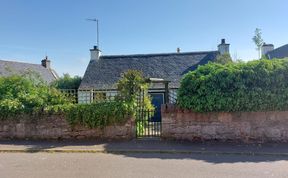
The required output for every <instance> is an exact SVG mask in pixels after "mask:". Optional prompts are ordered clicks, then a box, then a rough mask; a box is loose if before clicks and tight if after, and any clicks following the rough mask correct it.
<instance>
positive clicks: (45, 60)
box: [41, 56, 51, 69]
mask: <svg viewBox="0 0 288 178" xmlns="http://www.w3.org/2000/svg"><path fill="white" fill-rule="evenodd" d="M50 64H51V61H50V60H49V59H48V56H46V57H45V59H43V60H42V61H41V65H42V66H43V67H45V68H46V69H50V67H51V66H50Z"/></svg>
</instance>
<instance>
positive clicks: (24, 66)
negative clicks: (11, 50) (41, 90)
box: [0, 56, 58, 83]
mask: <svg viewBox="0 0 288 178" xmlns="http://www.w3.org/2000/svg"><path fill="white" fill-rule="evenodd" d="M28 73H32V74H35V75H37V76H39V77H40V78H41V79H42V80H43V81H44V82H46V83H51V82H53V81H54V80H56V79H57V78H58V75H57V73H56V72H55V70H53V69H52V68H51V61H50V60H49V59H48V57H47V56H46V57H45V59H43V60H42V61H41V64H30V63H24V62H16V61H6V60H0V76H3V77H7V76H11V75H25V74H28Z"/></svg>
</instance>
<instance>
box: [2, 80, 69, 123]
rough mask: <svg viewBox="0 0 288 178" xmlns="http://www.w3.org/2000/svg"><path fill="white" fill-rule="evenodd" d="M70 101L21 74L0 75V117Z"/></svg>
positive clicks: (30, 111)
mask: <svg viewBox="0 0 288 178" xmlns="http://www.w3.org/2000/svg"><path fill="white" fill-rule="evenodd" d="M69 103H70V101H69V100H68V99H67V98H66V97H65V96H64V95H63V94H61V93H60V92H59V91H58V90H56V89H55V88H52V87H48V86H47V85H45V84H44V83H42V82H39V81H37V82H34V81H33V80H30V79H28V78H25V77H21V76H10V77H0V117H2V118H3V117H8V116H9V115H15V114H20V113H33V112H40V111H43V110H45V108H47V107H48V106H49V107H52V106H54V105H65V104H69Z"/></svg>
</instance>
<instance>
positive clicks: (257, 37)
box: [252, 28, 264, 59]
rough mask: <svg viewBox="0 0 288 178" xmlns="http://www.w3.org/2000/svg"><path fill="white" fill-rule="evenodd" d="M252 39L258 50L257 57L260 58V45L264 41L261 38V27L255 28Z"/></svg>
mask: <svg viewBox="0 0 288 178" xmlns="http://www.w3.org/2000/svg"><path fill="white" fill-rule="evenodd" d="M252 40H253V42H254V43H255V45H256V50H257V51H258V55H259V59H260V58H261V47H262V45H263V43H264V40H263V39H262V32H261V29H259V28H256V29H255V34H254V36H253V38H252Z"/></svg>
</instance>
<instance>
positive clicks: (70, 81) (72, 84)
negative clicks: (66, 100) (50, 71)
mask: <svg viewBox="0 0 288 178" xmlns="http://www.w3.org/2000/svg"><path fill="white" fill-rule="evenodd" d="M81 81H82V78H81V77H79V76H74V77H71V76H70V75H69V74H64V75H63V77H60V78H59V79H57V80H56V81H54V82H53V83H52V86H54V87H56V88H58V89H78V88H79V86H80V83H81Z"/></svg>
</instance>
